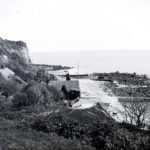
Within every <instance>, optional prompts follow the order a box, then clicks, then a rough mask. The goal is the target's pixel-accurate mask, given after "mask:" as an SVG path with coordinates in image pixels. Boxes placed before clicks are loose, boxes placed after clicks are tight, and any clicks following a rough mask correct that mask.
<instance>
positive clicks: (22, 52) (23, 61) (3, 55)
mask: <svg viewBox="0 0 150 150" xmlns="http://www.w3.org/2000/svg"><path fill="white" fill-rule="evenodd" d="M0 64H1V67H3V65H4V66H7V67H8V68H10V69H12V70H14V69H16V68H22V67H23V68H27V67H28V66H30V64H31V60H30V57H29V52H28V48H27V45H26V43H24V42H22V41H10V40H4V39H2V38H0Z"/></svg>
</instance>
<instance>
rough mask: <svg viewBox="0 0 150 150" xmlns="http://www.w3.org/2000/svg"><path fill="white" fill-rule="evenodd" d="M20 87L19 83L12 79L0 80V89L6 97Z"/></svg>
mask: <svg viewBox="0 0 150 150" xmlns="http://www.w3.org/2000/svg"><path fill="white" fill-rule="evenodd" d="M20 89H21V85H19V84H18V83H16V82H14V81H11V80H10V81H7V80H4V79H2V80H0V91H2V92H3V94H4V95H5V96H6V98H7V97H9V96H10V95H13V94H14V93H15V92H16V91H18V90H20Z"/></svg>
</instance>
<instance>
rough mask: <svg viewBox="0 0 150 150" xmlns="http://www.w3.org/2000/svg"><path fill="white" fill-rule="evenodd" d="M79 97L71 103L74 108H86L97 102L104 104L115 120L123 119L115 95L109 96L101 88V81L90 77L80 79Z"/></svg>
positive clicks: (102, 85)
mask: <svg viewBox="0 0 150 150" xmlns="http://www.w3.org/2000/svg"><path fill="white" fill-rule="evenodd" d="M79 82H80V89H81V98H80V100H79V101H78V102H77V103H75V104H74V105H73V108H75V109H86V108H90V107H92V106H94V105H96V103H97V102H99V103H100V104H102V106H106V105H104V104H108V105H107V107H105V109H106V110H107V112H109V113H110V115H111V116H112V117H113V118H114V119H115V120H117V121H123V116H122V115H121V113H120V111H122V110H123V108H122V106H121V104H120V103H119V102H118V98H117V97H116V96H110V94H109V93H107V92H105V91H104V90H103V87H104V82H103V81H94V80H90V79H80V80H79Z"/></svg>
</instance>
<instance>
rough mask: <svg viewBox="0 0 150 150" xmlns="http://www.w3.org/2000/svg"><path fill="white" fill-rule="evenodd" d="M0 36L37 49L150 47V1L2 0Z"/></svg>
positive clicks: (141, 48) (135, 48)
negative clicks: (21, 41) (22, 42)
mask: <svg viewBox="0 0 150 150" xmlns="http://www.w3.org/2000/svg"><path fill="white" fill-rule="evenodd" d="M0 36H1V37H2V38H4V39H6V38H7V39H11V40H23V41H25V42H26V43H27V45H28V47H29V49H30V51H31V52H36V51H55V50H61V51H62V50H70V51H71V50H116V49H117V50H126V49H127V50H143V49H145V50H149V49H150V0H0Z"/></svg>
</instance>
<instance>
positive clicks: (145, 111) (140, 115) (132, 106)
mask: <svg viewBox="0 0 150 150" xmlns="http://www.w3.org/2000/svg"><path fill="white" fill-rule="evenodd" d="M121 104H122V106H123V108H124V115H125V118H126V122H130V123H131V124H135V125H137V126H138V127H139V128H141V127H144V125H145V123H146V121H147V119H148V115H149V111H150V103H149V101H147V100H142V99H138V98H133V99H132V100H125V101H124V102H121Z"/></svg>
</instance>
